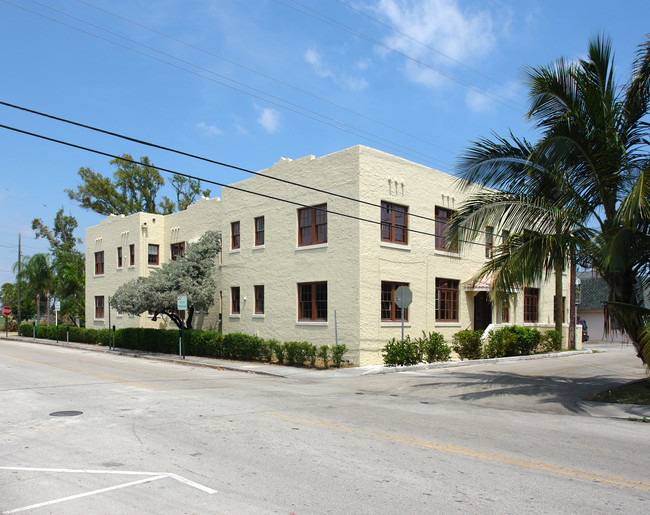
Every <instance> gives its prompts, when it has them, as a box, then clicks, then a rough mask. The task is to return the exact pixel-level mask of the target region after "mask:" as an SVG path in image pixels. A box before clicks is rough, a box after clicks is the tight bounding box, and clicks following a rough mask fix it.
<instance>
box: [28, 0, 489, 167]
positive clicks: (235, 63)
mask: <svg viewBox="0 0 650 515" xmlns="http://www.w3.org/2000/svg"><path fill="white" fill-rule="evenodd" d="M30 1H32V2H34V1H35V0H30ZM77 1H78V2H79V3H82V4H85V5H87V6H89V7H92V8H94V9H97V10H98V11H101V12H104V13H106V14H109V15H111V16H114V17H116V18H118V19H120V20H124V21H126V22H128V23H131V24H132V25H135V26H137V27H141V28H143V29H146V30H148V31H150V32H153V33H154V34H157V35H159V36H162V37H164V38H166V39H169V40H171V41H174V42H176V43H179V44H181V45H184V46H186V47H188V48H192V49H194V50H198V51H199V52H202V53H204V54H206V55H209V56H211V57H215V58H216V59H219V60H221V61H224V62H226V63H228V64H232V65H233V66H237V67H238V68H241V69H242V70H246V71H248V72H251V73H254V74H255V75H258V76H260V77H263V78H265V79H268V80H270V81H273V82H275V83H277V84H280V85H282V86H285V87H287V88H290V89H293V90H294V91H298V92H299V93H302V94H304V95H308V96H310V97H312V98H315V99H316V100H320V101H321V102H325V103H327V104H329V105H331V106H333V107H336V108H337V109H341V110H343V111H347V112H348V113H352V114H354V115H356V116H359V117H361V118H364V119H366V120H368V121H371V122H373V123H376V124H378V125H382V126H384V127H386V128H388V129H391V130H393V131H395V132H399V133H400V134H403V135H404V136H408V137H410V138H413V139H416V140H419V141H421V142H423V143H426V144H427V145H430V146H432V147H435V148H438V149H440V150H443V151H445V152H450V150H449V149H448V148H446V147H443V146H442V145H437V144H435V143H433V142H431V141H428V140H426V139H424V138H422V137H420V136H417V135H415V134H411V133H410V132H406V131H404V130H402V129H399V128H397V127H394V126H392V125H390V124H388V123H385V122H382V121H381V120H378V119H376V118H373V117H371V116H368V115H366V114H363V113H360V112H359V111H355V110H354V109H350V108H349V107H346V106H344V105H341V104H337V103H336V102H332V101H331V100H328V99H327V98H325V97H321V96H319V95H316V94H314V93H311V92H309V91H307V90H304V89H302V88H299V87H297V86H294V85H293V84H290V83H288V82H285V81H282V80H280V79H278V78H276V77H273V76H271V75H268V74H266V73H262V72H260V71H258V70H255V69H254V68H250V67H248V66H245V65H243V64H241V63H238V62H237V61H233V60H231V59H228V58H226V57H223V56H220V55H218V54H215V53H214V52H211V51H210V50H206V49H204V48H201V47H200V46H197V45H193V44H192V43H188V42H186V41H183V40H182V39H178V38H175V37H174V36H170V35H169V34H166V33H164V32H161V31H159V30H157V29H154V28H152V27H149V26H147V25H144V24H142V23H139V22H137V21H134V20H131V19H130V18H127V17H125V16H122V15H120V14H117V13H114V12H112V11H109V10H107V9H104V8H103V7H99V6H97V5H94V4H92V3H90V2H86V1H85V0H77ZM36 3H38V2H36ZM63 14H65V13H63ZM450 59H451V58H450ZM477 73H480V72H477ZM440 162H442V163H444V161H440ZM444 164H447V163H444Z"/></svg>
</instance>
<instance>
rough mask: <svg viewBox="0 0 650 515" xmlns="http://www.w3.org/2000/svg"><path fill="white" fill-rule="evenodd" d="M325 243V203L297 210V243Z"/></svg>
mask: <svg viewBox="0 0 650 515" xmlns="http://www.w3.org/2000/svg"><path fill="white" fill-rule="evenodd" d="M319 243H327V204H319V205H318V206H313V207H304V208H302V209H299V210H298V245H299V246H305V245H317V244H319Z"/></svg>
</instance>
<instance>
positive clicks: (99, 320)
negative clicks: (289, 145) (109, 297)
mask: <svg viewBox="0 0 650 515" xmlns="http://www.w3.org/2000/svg"><path fill="white" fill-rule="evenodd" d="M103 321H104V319H103V318H93V322H103Z"/></svg>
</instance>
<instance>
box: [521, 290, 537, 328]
mask: <svg viewBox="0 0 650 515" xmlns="http://www.w3.org/2000/svg"><path fill="white" fill-rule="evenodd" d="M524 322H529V323H537V322H539V288H524Z"/></svg>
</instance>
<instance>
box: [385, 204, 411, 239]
mask: <svg viewBox="0 0 650 515" xmlns="http://www.w3.org/2000/svg"><path fill="white" fill-rule="evenodd" d="M381 241H387V242H390V243H399V244H400V245H406V244H407V243H408V207H406V206H400V205H398V204H392V203H390V202H382V203H381Z"/></svg>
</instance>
